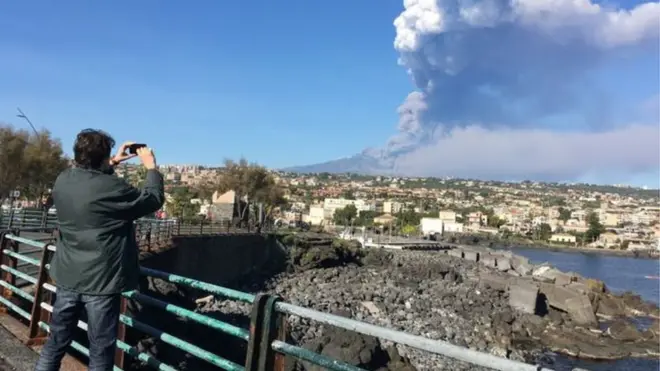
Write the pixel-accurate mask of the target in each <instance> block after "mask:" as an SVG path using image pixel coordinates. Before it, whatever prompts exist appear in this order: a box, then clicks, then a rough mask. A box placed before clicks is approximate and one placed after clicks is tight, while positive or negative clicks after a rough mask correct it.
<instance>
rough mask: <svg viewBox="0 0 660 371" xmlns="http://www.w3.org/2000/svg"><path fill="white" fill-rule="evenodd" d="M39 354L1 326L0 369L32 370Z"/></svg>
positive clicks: (5, 370) (8, 370)
mask: <svg viewBox="0 0 660 371" xmlns="http://www.w3.org/2000/svg"><path fill="white" fill-rule="evenodd" d="M38 357H39V355H38V354H37V353H35V352H34V351H33V350H32V349H30V348H28V347H27V346H25V345H24V344H23V343H21V342H20V341H19V340H18V339H17V338H16V337H15V336H14V335H12V334H11V333H10V332H9V331H7V330H5V328H4V327H2V326H0V371H32V370H33V369H34V365H35V364H36V363H37V358H38Z"/></svg>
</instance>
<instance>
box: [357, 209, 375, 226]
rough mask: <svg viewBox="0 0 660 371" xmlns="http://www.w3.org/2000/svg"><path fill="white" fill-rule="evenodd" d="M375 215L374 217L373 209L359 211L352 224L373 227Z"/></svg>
mask: <svg viewBox="0 0 660 371" xmlns="http://www.w3.org/2000/svg"><path fill="white" fill-rule="evenodd" d="M375 217H376V212H375V211H370V210H365V211H360V213H359V214H358V216H357V219H355V222H354V223H353V224H354V225H356V226H362V227H373V225H374V218H375Z"/></svg>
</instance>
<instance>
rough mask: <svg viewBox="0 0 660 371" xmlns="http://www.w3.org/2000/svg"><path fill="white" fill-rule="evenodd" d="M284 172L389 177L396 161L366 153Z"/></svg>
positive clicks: (292, 168)
mask: <svg viewBox="0 0 660 371" xmlns="http://www.w3.org/2000/svg"><path fill="white" fill-rule="evenodd" d="M283 170H284V171H291V172H296V173H357V174H368V175H387V174H391V173H393V171H394V159H393V158H387V157H377V156H373V155H371V154H369V153H367V152H366V151H365V152H362V153H359V154H356V155H354V156H351V157H345V158H341V159H338V160H332V161H326V162H321V163H318V164H312V165H303V166H294V167H290V168H286V169H283Z"/></svg>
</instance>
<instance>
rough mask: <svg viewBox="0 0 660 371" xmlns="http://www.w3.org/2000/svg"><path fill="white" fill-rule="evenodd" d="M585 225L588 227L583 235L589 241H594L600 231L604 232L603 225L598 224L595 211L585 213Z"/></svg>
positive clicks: (598, 220)
mask: <svg viewBox="0 0 660 371" xmlns="http://www.w3.org/2000/svg"><path fill="white" fill-rule="evenodd" d="M587 225H588V226H589V229H587V231H586V232H585V237H586V238H587V239H588V240H589V241H591V242H593V241H596V240H597V239H598V237H600V235H601V233H603V232H605V227H604V226H603V225H602V224H600V218H598V214H596V213H589V215H587Z"/></svg>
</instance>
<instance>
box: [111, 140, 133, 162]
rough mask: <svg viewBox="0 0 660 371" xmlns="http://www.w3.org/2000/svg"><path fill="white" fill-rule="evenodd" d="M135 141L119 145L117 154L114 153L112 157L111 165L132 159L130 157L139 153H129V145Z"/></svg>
mask: <svg viewBox="0 0 660 371" xmlns="http://www.w3.org/2000/svg"><path fill="white" fill-rule="evenodd" d="M133 143H135V142H126V143H124V144H122V145H121V146H120V147H119V150H118V151H117V154H116V155H114V156H113V157H112V158H111V159H110V166H117V165H119V164H120V163H122V162H124V161H127V160H130V159H132V158H134V157H136V156H137V155H132V154H130V153H127V150H128V147H130V146H131V144H133Z"/></svg>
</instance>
